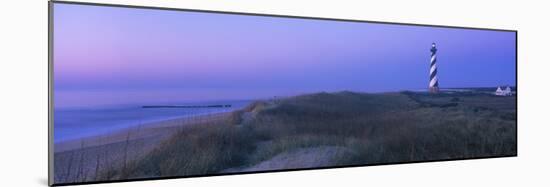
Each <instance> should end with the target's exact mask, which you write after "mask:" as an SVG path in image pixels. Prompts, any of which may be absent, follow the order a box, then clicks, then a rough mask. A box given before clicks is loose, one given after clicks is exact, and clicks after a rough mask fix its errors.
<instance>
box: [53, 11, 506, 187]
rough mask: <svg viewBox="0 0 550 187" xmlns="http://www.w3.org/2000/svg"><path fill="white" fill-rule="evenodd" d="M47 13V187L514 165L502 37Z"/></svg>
mask: <svg viewBox="0 0 550 187" xmlns="http://www.w3.org/2000/svg"><path fill="white" fill-rule="evenodd" d="M52 6H53V12H52V23H53V24H52V30H51V31H52V32H53V36H52V39H53V40H52V47H53V48H52V58H53V62H52V64H51V66H52V69H53V70H52V72H51V73H52V74H53V75H52V78H53V88H52V90H51V93H50V94H52V96H53V98H52V99H53V111H52V112H53V124H52V126H51V128H53V137H52V140H51V141H52V143H53V147H52V148H53V149H52V150H51V151H52V152H53V165H52V167H53V182H54V183H55V184H73V183H86V182H108V181H120V180H135V179H155V178H166V177H191V176H205V175H219V174H234V173H249V172H261V171H280V170H294V169H310V168H330V167H344V166H363V165H378V164H391V163H409V162H423V161H439V160H456V159H471V158H491V157H503V156H515V155H517V139H516V138H517V136H516V135H517V134H516V133H517V129H516V127H517V126H516V124H517V98H516V97H517V96H516V94H517V89H516V86H517V85H516V82H517V81H516V78H517V76H516V32H513V31H501V30H487V29H468V28H454V27H453V28H451V27H434V26H421V25H404V24H388V23H373V22H358V21H337V20H323V19H303V18H290V17H274V16H260V15H243V14H227V13H213V12H200V11H181V10H161V9H146V8H129V7H113V6H97V5H82V4H71V3H53V5H52Z"/></svg>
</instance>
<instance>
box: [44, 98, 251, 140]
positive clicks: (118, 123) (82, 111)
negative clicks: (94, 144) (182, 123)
mask: <svg viewBox="0 0 550 187" xmlns="http://www.w3.org/2000/svg"><path fill="white" fill-rule="evenodd" d="M248 103H250V101H223V102H201V103H181V104H177V105H212V104H230V105H231V107H224V108H142V106H141V105H124V106H110V107H92V108H74V107H73V108H63V109H57V108H56V109H54V142H56V143H57V142H62V141H66V140H74V139H80V138H84V137H88V136H95V135H101V134H105V133H110V132H113V131H116V130H121V129H124V128H129V127H133V126H137V125H139V124H142V123H148V122H155V121H163V120H169V119H175V118H181V117H189V116H194V115H204V114H212V113H221V112H229V111H234V110H237V109H241V108H243V107H245V106H246V105H247V104H248Z"/></svg>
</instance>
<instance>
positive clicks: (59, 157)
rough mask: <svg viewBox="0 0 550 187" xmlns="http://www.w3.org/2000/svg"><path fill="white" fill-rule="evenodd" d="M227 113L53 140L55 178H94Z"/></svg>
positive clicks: (63, 179)
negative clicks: (184, 129)
mask: <svg viewBox="0 0 550 187" xmlns="http://www.w3.org/2000/svg"><path fill="white" fill-rule="evenodd" d="M229 114H230V113H216V114H209V115H204V116H195V117H182V118H177V119H171V120H165V121H159V122H152V123H144V124H141V125H138V126H135V127H130V128H127V129H123V130H119V131H116V132H112V133H108V134H103V135H98V136H91V137H86V138H82V139H78V140H69V141H64V142H59V143H56V144H55V145H54V152H55V161H54V165H55V170H56V176H55V177H56V181H67V182H71V181H89V180H92V179H95V178H97V176H98V175H100V174H101V172H102V171H105V170H108V169H111V168H117V167H124V164H125V163H127V162H129V161H131V160H136V159H139V158H140V157H141V156H143V155H146V154H147V153H148V152H150V151H152V150H154V148H155V147H158V145H159V144H160V143H161V142H162V141H163V140H165V139H166V138H169V137H171V136H172V135H173V134H174V133H176V132H178V131H179V130H181V129H182V128H184V127H189V126H193V125H197V124H200V123H204V122H213V121H216V120H220V119H222V118H224V117H225V116H227V115H229ZM69 173H70V174H69ZM75 179H76V180H75Z"/></svg>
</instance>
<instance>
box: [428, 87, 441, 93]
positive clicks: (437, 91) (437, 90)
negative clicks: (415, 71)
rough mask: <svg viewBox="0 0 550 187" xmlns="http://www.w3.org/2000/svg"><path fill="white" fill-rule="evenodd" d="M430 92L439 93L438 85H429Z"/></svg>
mask: <svg viewBox="0 0 550 187" xmlns="http://www.w3.org/2000/svg"><path fill="white" fill-rule="evenodd" d="M429 90H430V93H439V87H430V89H429Z"/></svg>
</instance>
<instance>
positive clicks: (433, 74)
mask: <svg viewBox="0 0 550 187" xmlns="http://www.w3.org/2000/svg"><path fill="white" fill-rule="evenodd" d="M430 51H431V52H432V58H431V59H430V86H429V89H430V93H438V92H439V81H438V79H437V65H436V63H435V62H436V61H437V57H436V52H437V48H435V43H432V49H430Z"/></svg>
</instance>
